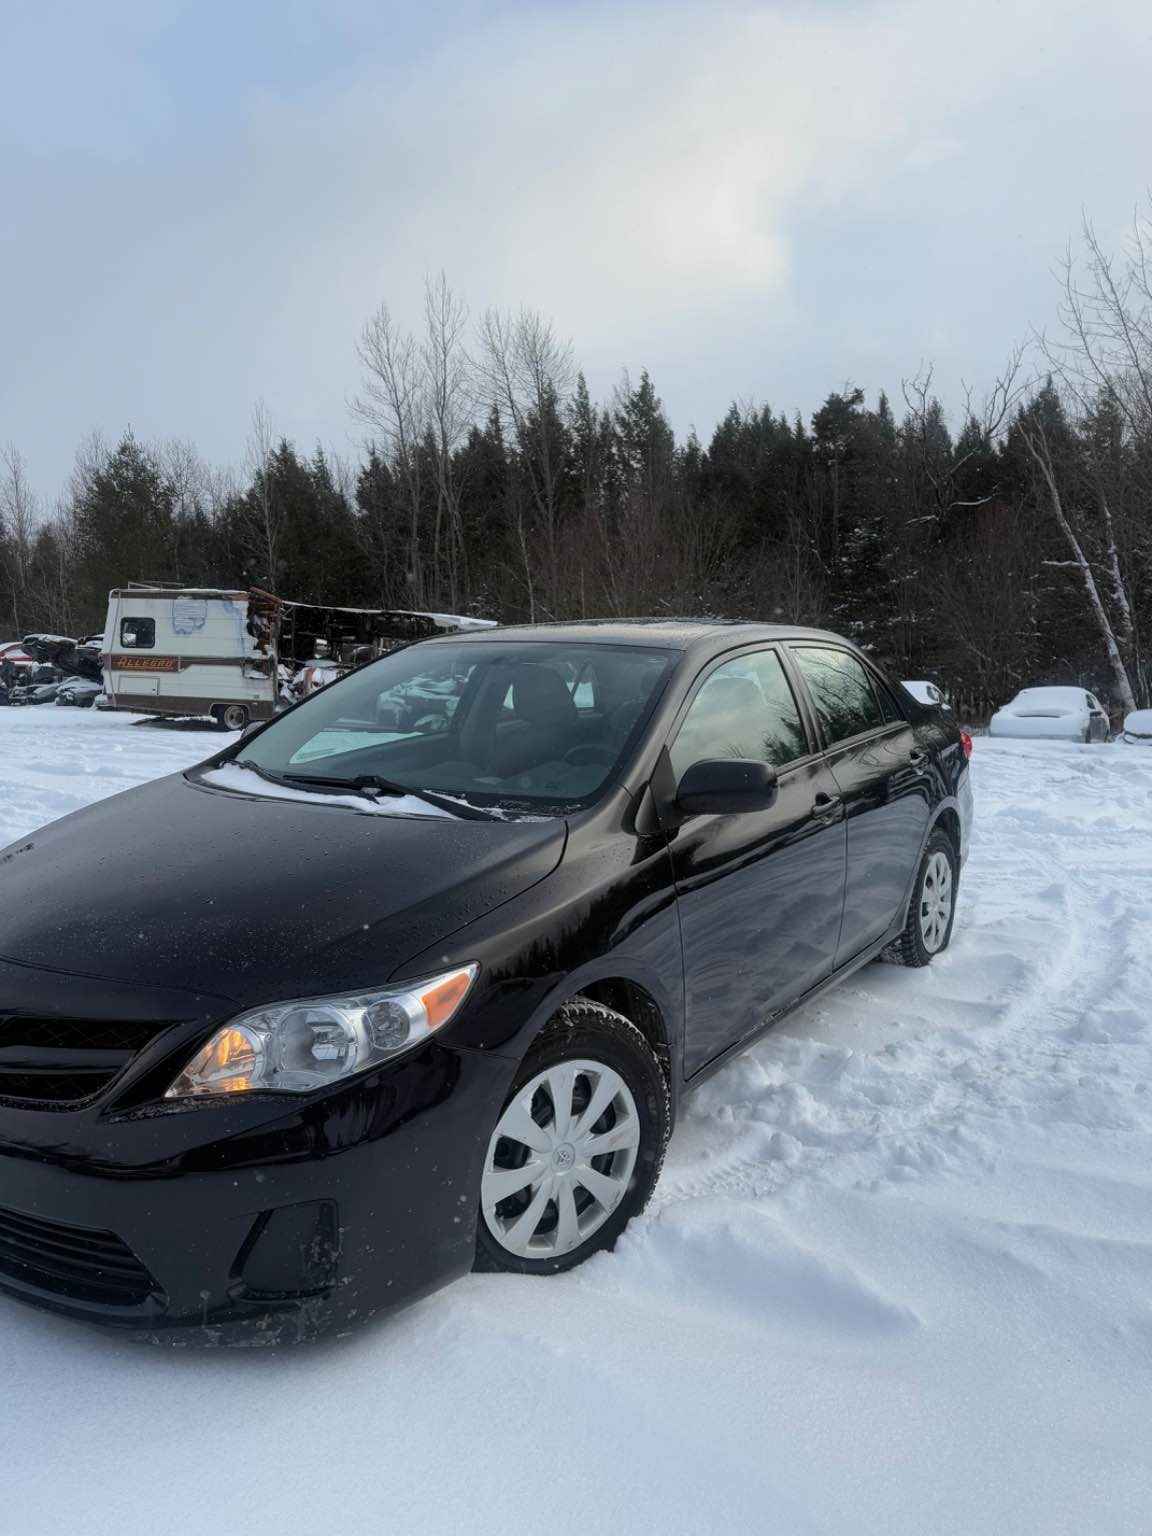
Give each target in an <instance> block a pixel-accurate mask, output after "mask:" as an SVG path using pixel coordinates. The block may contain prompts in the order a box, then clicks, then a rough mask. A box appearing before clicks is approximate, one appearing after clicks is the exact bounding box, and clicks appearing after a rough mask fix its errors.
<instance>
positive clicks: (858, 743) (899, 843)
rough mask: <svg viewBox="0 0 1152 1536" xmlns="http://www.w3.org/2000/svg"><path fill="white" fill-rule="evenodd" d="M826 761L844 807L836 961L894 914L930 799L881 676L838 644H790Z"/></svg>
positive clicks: (925, 760) (920, 756)
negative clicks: (841, 905)
mask: <svg viewBox="0 0 1152 1536" xmlns="http://www.w3.org/2000/svg"><path fill="white" fill-rule="evenodd" d="M788 655H789V658H790V659H791V661H792V662H793V664H794V665H795V667H796V669H797V671H798V673H799V676H800V679H801V680H802V683H803V686H804V688H805V690H806V691H807V695H808V698H809V700H810V703H811V708H812V710H813V712H814V714H815V716H816V719H817V722H818V724H819V727H820V731H821V734H822V737H823V742H824V747H825V761H826V763H827V765H828V768H829V770H830V772H831V774H832V777H833V779H834V780H835V782H836V785H837V788H838V790H839V793H840V795H841V796H842V797H843V801H844V808H845V811H846V813H847V859H848V863H847V874H846V879H845V886H844V922H843V926H842V928H841V931H840V943H839V946H838V949H837V953H836V964H837V966H840V965H844V964H845V963H846V962H847V961H849V960H851V959H852V958H853V957H854V956H856V955H858V954H859V953H860V951H861V950H863V949H866V948H867V946H868V945H869V944H873V943H875V942H876V940H877V939H879V938H881V937H882V936H883V934H885V933H886V932H887V931H888V929H889V928H891V927H892V925H893V924H894V922H895V921H896V918H897V917H898V916H899V915H900V914H901V913H902V910H903V905H904V902H905V900H906V898H907V894H908V890H909V887H910V886H911V883H912V877H913V874H914V873H915V870H916V867H917V865H918V863H919V860H920V853H921V849H922V848H923V845H924V838H925V836H926V834H927V830H928V819H929V816H930V814H931V807H932V780H931V763H930V759H929V754H928V753H927V752H926V751H925V750H924V749H923V748H921V747H920V745H919V743H918V741H917V738H916V732H915V729H914V727H913V726H912V725H910V724H909V722H908V721H907V720H906V719H904V717H903V716H902V715H901V713H900V711H899V707H898V706H897V704H896V701H895V699H894V697H893V696H892V695H891V694H890V693H889V692H888V690H887V688H886V687H885V685H884V684H883V682H882V681H881V680H880V678H879V677H878V676H877V675H876V674H875V673H874V672H872V670H871V669H870V668H869V667H867V666H866V665H865V663H864V662H863V661H862V660H861V659H860V658H859V657H858V656H855V655H853V654H852V653H851V652H850V651H848V650H845V649H843V648H842V647H840V646H835V645H830V644H829V645H825V644H814V643H810V642H803V643H793V644H791V645H790V646H789V647H788Z"/></svg>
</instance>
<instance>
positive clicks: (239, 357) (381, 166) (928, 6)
mask: <svg viewBox="0 0 1152 1536" xmlns="http://www.w3.org/2000/svg"><path fill="white" fill-rule="evenodd" d="M0 43H2V46H0V80H2V87H0V192H2V198H0V443H2V442H4V441H7V440H11V441H13V442H15V443H16V444H17V445H18V446H19V447H20V448H21V450H22V451H23V452H24V454H25V455H26V457H27V459H28V461H29V465H30V468H31V471H32V475H33V478H34V480H35V481H36V483H37V484H38V486H39V487H40V489H41V490H42V492H44V493H45V494H47V495H51V494H53V493H54V492H55V490H56V489H58V487H59V485H60V483H61V482H62V480H63V479H64V477H65V476H66V474H67V471H68V467H69V465H70V462H71V458H72V454H73V450H74V448H75V445H76V443H77V441H78V440H79V439H80V438H81V437H82V436H84V435H85V434H86V433H88V432H90V431H91V430H92V429H93V428H98V429H100V430H101V431H102V432H103V433H105V434H106V435H108V436H113V435H116V434H119V433H120V432H121V431H122V430H123V429H124V428H125V427H126V426H128V425H131V426H132V427H133V429H134V430H135V432H136V434H137V435H138V436H140V437H143V438H155V437H161V436H181V437H187V438H191V439H193V440H194V441H195V442H196V443H197V444H198V445H199V446H200V448H201V449H202V451H203V452H204V453H205V454H207V455H208V456H209V457H211V458H213V459H216V460H220V461H224V462H229V461H238V460H239V459H240V458H241V456H242V454H243V449H244V439H245V436H246V433H247V427H248V421H249V418H250V412H251V408H252V405H253V403H254V401H256V400H257V399H258V398H263V400H264V401H265V402H266V404H267V407H268V410H269V413H270V415H271V418H272V421H273V423H274V425H275V426H276V427H277V429H278V430H280V431H283V432H284V433H286V434H287V435H288V436H290V437H293V438H295V439H296V440H297V441H298V442H299V443H300V444H301V445H302V446H304V447H308V448H310V447H311V446H312V445H313V444H314V443H315V442H316V441H317V440H322V441H323V442H325V443H326V444H328V445H330V446H332V447H334V448H336V449H337V450H339V451H341V452H345V453H347V452H350V451H352V450H353V449H354V446H355V443H356V442H357V441H358V438H359V429H358V428H357V427H356V426H355V425H354V424H353V423H352V421H351V419H350V417H349V413H348V408H347V399H348V397H349V395H350V394H351V393H352V392H353V391H354V389H355V387H356V384H357V366H356V361H355V355H354V344H355V338H356V334H357V332H358V330H359V328H360V325H361V323H362V321H363V319H364V318H365V316H366V315H367V314H368V313H369V312H370V311H371V310H372V309H373V308H374V307H375V306H376V305H377V304H378V303H379V302H380V301H381V300H382V299H386V300H387V301H388V302H389V304H390V305H391V307H392V309H393V311H394V312H395V313H397V314H398V315H399V316H401V317H409V316H410V317H412V318H413V319H415V318H416V315H417V311H418V309H419V304H420V294H421V286H422V283H423V279H424V275H425V274H426V273H428V272H432V271H438V270H439V269H441V268H443V269H444V270H445V271H446V273H447V275H448V278H449V280H450V282H451V283H452V284H453V285H454V286H455V287H456V288H457V289H458V290H459V291H460V292H461V293H462V294H463V295H464V296H465V297H466V299H467V301H468V303H469V304H470V306H471V307H472V309H473V311H474V312H478V311H480V310H482V309H483V308H484V307H486V306H488V305H493V304H494V305H501V306H517V305H520V304H522V303H523V304H528V305H531V306H533V307H536V308H539V309H541V310H544V311H546V312H547V313H548V314H549V315H550V316H551V317H552V318H553V319H554V321H555V323H556V326H557V328H558V330H559V331H560V332H561V333H562V334H564V335H566V336H570V337H571V338H572V340H573V342H574V344H575V347H576V351H577V354H578V357H579V359H580V360H581V362H582V363H583V365H584V367H585V370H586V372H587V374H588V378H589V382H590V384H591V386H592V388H593V391H594V393H599V394H601V395H606V394H607V392H608V391H609V390H610V389H611V386H612V384H613V383H614V381H615V380H616V379H617V378H618V376H619V374H620V371H621V369H623V368H625V367H628V368H630V369H632V370H633V372H635V371H637V370H638V369H639V368H640V367H643V366H646V367H648V368H649V369H650V370H651V372H652V373H653V375H654V378H655V381H656V385H657V388H658V390H659V392H660V393H661V395H662V396H663V398H664V400H665V402H666V404H667V406H668V409H669V411H670V413H671V415H672V418H673V421H674V423H675V425H676V426H677V428H678V429H679V430H680V431H685V430H687V428H688V427H689V426H691V425H695V426H696V427H697V428H698V429H699V431H700V432H701V433H702V434H706V433H707V432H708V431H709V430H710V428H711V427H712V425H713V424H714V422H715V420H716V419H717V417H718V416H720V415H721V414H723V411H724V409H725V408H726V405H727V403H728V402H729V400H730V399H731V398H732V397H733V396H739V397H741V398H755V399H757V400H765V401H768V402H770V403H771V404H772V405H773V406H774V407H775V408H777V409H785V410H788V411H789V412H792V411H794V410H796V409H801V410H803V411H804V412H805V413H806V414H807V413H809V412H811V411H812V410H813V409H814V408H815V407H816V406H817V405H818V404H819V403H820V400H821V398H822V397H823V396H824V395H825V394H826V393H827V392H828V391H829V390H830V389H833V388H837V387H840V386H842V385H843V384H844V383H845V382H848V381H851V382H853V383H857V384H860V385H862V386H863V387H864V388H865V389H867V390H868V392H869V394H870V395H872V394H874V393H875V392H876V391H877V390H878V389H879V388H881V387H886V388H887V389H888V390H889V391H890V392H892V393H894V394H895V393H898V391H899V386H900V379H901V377H902V376H904V375H906V374H908V373H911V372H913V371H914V370H915V369H916V367H917V365H918V364H919V362H920V361H921V360H922V359H926V358H929V359H933V360H934V361H935V365H936V369H937V377H938V379H939V381H940V383H941V385H942V388H943V390H944V392H945V394H946V395H948V396H949V397H951V398H957V399H958V398H959V390H960V380H962V379H965V380H969V381H979V380H980V379H982V378H985V377H987V376H989V375H990V374H992V373H994V372H995V370H996V369H997V367H998V365H999V364H1000V362H1001V361H1002V359H1003V357H1004V354H1005V353H1006V352H1007V350H1008V348H1009V347H1010V346H1011V344H1012V343H1013V342H1014V341H1016V340H1017V339H1019V338H1021V337H1022V336H1024V335H1025V334H1026V333H1027V331H1028V330H1029V328H1030V327H1031V326H1041V325H1045V324H1049V323H1050V321H1051V317H1052V313H1053V309H1054V283H1053V279H1052V273H1053V269H1054V267H1055V265H1056V263H1057V261H1058V260H1059V257H1060V255H1061V253H1062V251H1063V249H1064V246H1065V242H1066V240H1067V238H1068V236H1069V234H1070V233H1072V232H1074V230H1075V229H1076V226H1077V225H1078V223H1079V220H1080V218H1081V213H1082V210H1083V209H1087V210H1088V212H1089V213H1090V214H1091V216H1092V217H1093V219H1094V221H1095V223H1096V225H1097V227H1098V229H1099V231H1100V233H1101V234H1102V235H1103V236H1104V238H1105V239H1106V240H1108V241H1119V240H1120V239H1121V238H1122V236H1123V231H1124V227H1125V224H1126V223H1127V222H1128V221H1129V220H1130V218H1131V215H1132V211H1133V208H1134V207H1135V205H1136V204H1137V203H1138V202H1139V201H1140V200H1141V199H1142V198H1143V197H1144V196H1145V194H1146V191H1147V188H1148V187H1149V185H1150V184H1152V89H1150V85H1149V82H1150V81H1152V6H1150V5H1149V3H1148V0H1091V3H1089V0H1043V3H1040V0H949V3H942V0H786V3H743V4H729V3H727V0H613V3H584V0H548V3H539V0H538V3H535V4H524V3H522V4H509V3H504V0H485V3H483V4H479V3H471V0H420V3H419V4H416V3H414V0H413V3H409V4H405V5H400V4H395V3H392V0H325V3H324V4H306V3H304V0H71V3H69V0H0Z"/></svg>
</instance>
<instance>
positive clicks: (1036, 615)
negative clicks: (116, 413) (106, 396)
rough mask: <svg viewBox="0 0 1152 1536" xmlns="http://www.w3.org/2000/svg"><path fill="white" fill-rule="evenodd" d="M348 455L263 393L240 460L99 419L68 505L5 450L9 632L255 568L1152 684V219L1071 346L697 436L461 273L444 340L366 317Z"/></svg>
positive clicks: (315, 591)
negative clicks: (807, 633) (598, 395)
mask: <svg viewBox="0 0 1152 1536" xmlns="http://www.w3.org/2000/svg"><path fill="white" fill-rule="evenodd" d="M358 356H359V362H360V366H361V370H362V385H361V389H360V393H359V394H358V395H357V397H356V399H355V401H354V402H353V407H352V408H353V410H354V412H355V415H356V417H357V418H358V419H359V421H360V422H362V423H363V425H364V428H365V448H364V451H363V455H362V457H361V459H360V461H359V462H358V463H354V464H350V463H347V462H345V461H343V460H341V459H339V458H337V457H334V456H331V455H329V454H326V453H325V452H324V450H323V449H321V448H317V449H316V450H315V451H314V452H312V453H311V454H307V453H304V452H302V451H301V450H300V449H299V448H298V447H297V446H296V445H295V444H293V443H291V442H289V441H287V440H285V439H284V438H283V437H280V436H278V434H277V433H276V432H275V430H274V425H273V423H272V422H271V421H270V420H269V417H268V414H267V411H266V410H265V409H264V408H263V407H262V406H259V407H257V409H256V410H255V412H254V413H253V418H252V423H251V430H250V434H249V443H248V455H247V462H246V464H245V466H244V467H243V469H242V470H240V471H238V472H237V471H227V470H221V469H218V468H215V467H213V466H211V465H209V464H208V463H206V462H205V461H204V460H203V458H202V457H201V456H200V455H199V454H198V453H197V451H196V450H195V448H194V446H193V445H191V444H189V443H187V442H185V441H183V440H179V439H172V440H169V441H165V442H161V443H157V444H147V443H142V442H139V441H137V439H136V438H135V437H134V436H133V435H132V434H131V433H127V434H125V436H124V437H123V438H122V439H121V440H120V441H119V442H117V443H115V444H108V443H105V442H102V441H101V440H100V439H98V438H92V439H90V440H89V441H87V442H86V443H84V444H83V445H82V446H81V448H80V451H79V452H78V454H77V457H76V465H75V469H74V471H73V474H72V477H71V480H70V482H69V485H68V487H67V489H66V491H65V493H64V495H63V497H62V498H61V500H60V502H59V504H58V505H57V506H56V507H55V508H54V509H52V510H51V511H50V512H49V511H46V509H45V508H43V507H42V506H41V505H40V503H39V501H38V499H37V497H36V494H35V492H34V490H33V488H32V487H31V486H30V485H29V483H28V476H27V473H26V469H25V465H24V460H23V459H22V457H21V454H20V452H19V450H18V448H17V447H15V446H9V448H8V449H7V450H6V451H5V452H4V454H3V458H2V463H0V580H2V582H3V587H2V589H0V629H10V631H11V634H12V636H19V635H21V634H23V633H27V632H30V631H33V630H52V631H58V632H63V633H67V634H73V635H78V634H84V633H88V632H94V631H97V630H99V629H100V628H102V626H103V621H104V611H105V605H106V597H107V592H108V590H109V588H111V587H113V586H120V585H124V584H126V583H127V582H129V581H133V580H140V581H151V582H155V581H170V582H180V583H183V584H186V585H225V586H246V585H253V586H259V587H264V588H266V589H269V590H272V591H276V592H278V593H280V594H281V595H283V596H286V597H293V598H297V599H300V600H304V601H310V602H318V603H333V604H339V605H347V606H370V607H397V608H432V609H437V610H446V611H451V612H463V613H473V614H478V615H482V616H485V617H490V618H495V619H499V620H502V621H505V622H524V621H527V622H540V621H545V620H553V619H568V618H598V617H611V616H627V615H637V614H657V615H658V614H669V615H684V614H694V615H711V616H718V617H731V618H754V619H758V620H767V621H786V622H794V623H805V624H812V625H817V626H820V627H826V628H831V629H834V630H837V631H839V632H841V633H844V634H848V635H850V636H852V637H853V638H854V639H855V640H857V641H858V642H859V643H860V644H862V645H864V646H865V647H867V648H868V649H870V650H871V651H872V652H873V653H874V654H876V655H877V656H878V657H879V658H880V659H881V660H882V661H884V662H885V663H886V664H887V665H889V666H890V667H891V668H892V669H893V670H894V671H895V672H896V673H897V674H898V675H900V676H903V677H928V678H933V679H937V680H939V681H940V682H942V683H943V684H944V685H945V686H946V687H948V688H950V689H951V690H952V691H953V692H954V694H955V695H956V696H957V697H958V698H959V699H960V700H961V701H962V703H963V704H964V706H965V708H966V709H967V710H968V711H969V712H970V713H971V714H973V715H977V714H979V713H980V711H981V710H985V709H987V708H989V707H991V706H992V705H993V704H994V703H995V702H998V701H1002V700H1003V699H1005V698H1006V697H1008V696H1010V695H1011V694H1012V693H1014V692H1015V691H1016V690H1017V689H1019V688H1020V687H1023V686H1026V685H1027V684H1029V683H1043V682H1080V683H1083V684H1084V685H1086V686H1092V687H1095V688H1097V689H1099V690H1100V691H1101V692H1102V693H1103V694H1105V696H1107V697H1109V698H1110V699H1111V700H1112V703H1113V705H1114V706H1115V707H1116V708H1117V709H1126V708H1131V707H1133V706H1134V704H1136V703H1148V702H1149V687H1150V685H1152V669H1150V668H1149V666H1148V663H1147V659H1146V652H1147V646H1148V644H1149V638H1150V637H1149V636H1148V635H1147V634H1146V633H1145V631H1146V629H1147V620H1146V618H1144V615H1146V614H1147V611H1148V599H1149V596H1150V594H1152V223H1150V222H1149V219H1148V218H1146V217H1143V216H1138V217H1137V219H1136V221H1135V223H1134V226H1133V230H1132V234H1131V237H1130V239H1129V241H1128V243H1127V245H1126V246H1125V247H1124V248H1123V249H1122V250H1121V251H1120V252H1119V253H1118V254H1115V255H1114V254H1111V253H1109V252H1108V251H1106V250H1105V249H1104V247H1103V246H1102V244H1101V242H1100V241H1099V240H1098V238H1097V236H1096V235H1095V233H1094V231H1093V230H1092V228H1091V227H1090V226H1087V225H1086V226H1085V229H1084V231H1083V237H1082V244H1081V245H1080V246H1079V247H1078V248H1077V251H1076V253H1075V255H1073V254H1071V253H1070V255H1069V258H1068V261H1067V263H1066V265H1065V268H1064V270H1063V272H1062V274H1061V280H1060V284H1059V292H1058V304H1057V309H1056V314H1055V316H1054V331H1053V334H1052V335H1045V336H1038V337H1035V338H1033V339H1032V341H1031V342H1030V343H1029V345H1028V346H1027V347H1022V348H1020V349H1018V350H1017V351H1015V352H1014V353H1013V354H1012V355H1011V357H1010V358H1009V359H1008V361H1007V363H1006V364H1005V365H1004V366H1003V367H1001V368H1000V369H999V370H998V371H997V374H996V377H995V378H994V379H993V380H992V382H991V383H990V386H989V388H988V389H987V390H986V391H985V393H984V394H983V395H982V396H980V397H979V398H977V396H976V395H975V394H969V395H968V396H967V398H966V401H965V405H964V407H963V409H962V410H961V411H960V412H959V413H958V416H957V419H956V420H955V421H949V419H948V417H947V415H946V412H945V410H944V408H943V407H942V405H941V403H940V401H939V399H938V398H937V397H936V394H935V392H934V388H933V378H932V373H931V370H930V369H928V368H921V369H920V371H919V372H918V373H916V374H915V375H913V376H911V377H909V378H908V379H907V380H906V381H905V382H904V384H903V386H902V390H901V398H900V400H899V401H898V403H897V404H896V405H895V406H894V405H893V402H892V401H891V400H889V399H888V398H887V397H886V396H885V395H884V394H880V395H879V396H878V397H877V398H876V399H875V400H873V401H869V400H868V399H867V398H866V396H865V392H864V391H863V389H860V388H854V387H850V386H848V387H842V388H840V389H838V390H836V391H834V392H832V393H830V394H829V395H828V396H827V398H826V399H825V400H824V401H823V402H822V403H821V404H820V405H819V407H818V408H817V409H816V410H815V411H814V412H813V413H812V414H811V416H810V417H808V418H807V419H805V418H803V417H801V416H796V417H794V418H789V417H787V416H785V415H784V414H780V413H777V412H774V411H773V410H772V408H771V407H769V406H767V405H762V404H758V403H751V402H748V403H744V402H736V403H733V404H732V405H731V406H730V407H729V409H728V410H727V413H726V414H725V415H724V417H723V419H722V420H721V421H720V422H719V424H718V425H717V426H716V428H715V430H714V431H713V432H712V434H711V436H710V437H709V439H708V441H707V442H706V443H705V442H702V441H700V440H699V439H698V438H697V437H696V435H695V434H694V433H690V434H689V435H688V436H687V437H686V438H683V439H680V440H678V439H677V437H676V435H675V433H674V432H673V429H672V427H671V425H670V423H669V421H668V417H667V415H666V413H665V410H664V407H663V405H662V403H661V400H660V397H659V394H658V391H657V386H656V382H655V381H654V380H653V379H652V378H651V377H650V376H649V374H648V373H647V372H641V373H640V375H639V377H638V378H636V379H631V378H628V377H627V376H625V377H624V378H623V380H622V381H621V383H620V384H619V386H618V387H617V389H616V390H615V391H614V393H613V395H612V397H611V398H610V399H609V400H607V401H602V402H597V401H595V400H593V399H592V397H591V395H590V393H589V390H588V387H587V384H586V382H585V379H584V376H583V374H582V373H581V372H580V370H579V367H578V365H577V361H576V358H575V355H574V352H573V349H572V347H571V346H570V345H569V344H568V343H566V342H564V341H563V340H561V339H560V338H559V337H558V336H557V334H556V332H555V330H554V329H553V327H552V326H551V325H550V324H549V323H548V321H547V320H546V319H545V318H544V317H542V316H540V315H538V314H536V313H533V312H530V311H526V310H525V311H521V312H520V313H518V314H508V313H503V312H498V311H489V312H487V313H486V314H484V315H483V316H481V317H480V319H479V321H478V322H477V323H472V321H471V320H470V317H469V315H468V312H467V310H466V308H465V306H464V304H463V303H462V302H461V300H460V298H459V297H458V296H457V295H456V294H455V293H454V292H453V290H452V289H451V287H450V286H449V284H448V282H447V281H446V279H445V278H444V277H442V276H441V277H439V278H437V279H434V280H430V281H429V282H428V284H427V285H426V293H425V306H424V315H423V323H422V326H421V327H420V328H419V330H418V331H417V332H415V333H410V332H407V331H405V330H404V329H403V328H402V327H401V326H399V325H398V324H397V323H396V321H395V319H394V317H393V316H392V315H391V313H390V312H389V310H388V309H387V308H386V307H382V308H381V309H379V310H378V311H377V312H376V313H375V314H374V315H373V316H371V318H370V319H369V320H368V322H367V323H366V325H365V326H364V329H363V332H362V334H361V336H360V338H359V343H358Z"/></svg>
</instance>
